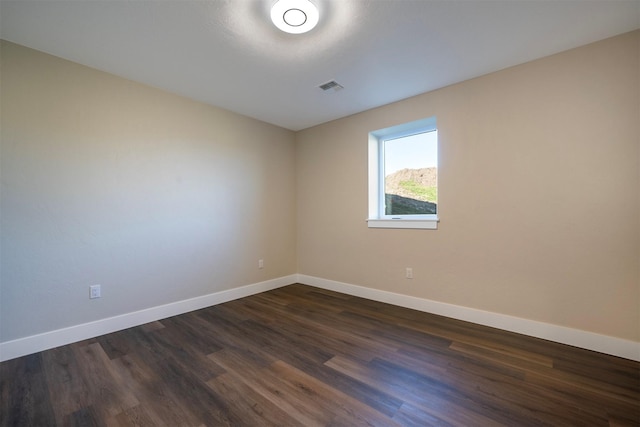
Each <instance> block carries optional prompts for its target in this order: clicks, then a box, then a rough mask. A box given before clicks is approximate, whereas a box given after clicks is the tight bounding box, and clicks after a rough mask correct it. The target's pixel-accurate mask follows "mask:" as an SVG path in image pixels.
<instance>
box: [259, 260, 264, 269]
mask: <svg viewBox="0 0 640 427" xmlns="http://www.w3.org/2000/svg"><path fill="white" fill-rule="evenodd" d="M258 268H264V260H263V259H259V260H258Z"/></svg>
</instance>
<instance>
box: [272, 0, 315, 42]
mask: <svg viewBox="0 0 640 427" xmlns="http://www.w3.org/2000/svg"><path fill="white" fill-rule="evenodd" d="M319 18H320V14H319V13H318V8H317V7H316V6H315V5H314V4H313V3H311V2H310V1H309V0H278V1H276V2H275V4H274V5H273V7H271V20H272V21H273V23H274V25H275V26H276V27H278V28H279V29H281V30H282V31H284V32H286V33H291V34H302V33H306V32H307V31H310V30H312V29H313V27H315V26H316V24H318V19H319Z"/></svg>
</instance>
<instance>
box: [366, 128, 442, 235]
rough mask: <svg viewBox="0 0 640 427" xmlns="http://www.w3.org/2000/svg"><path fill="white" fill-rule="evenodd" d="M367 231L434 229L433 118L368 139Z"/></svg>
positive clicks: (435, 146)
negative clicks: (370, 229) (379, 229)
mask: <svg viewBox="0 0 640 427" xmlns="http://www.w3.org/2000/svg"><path fill="white" fill-rule="evenodd" d="M368 224H369V227H370V228H428V229H436V228H437V226H438V131H437V128H436V118H435V117H430V118H428V119H423V120H418V121H415V122H410V123H405V124H402V125H398V126H392V127H389V128H386V129H380V130H376V131H373V132H371V133H369V219H368Z"/></svg>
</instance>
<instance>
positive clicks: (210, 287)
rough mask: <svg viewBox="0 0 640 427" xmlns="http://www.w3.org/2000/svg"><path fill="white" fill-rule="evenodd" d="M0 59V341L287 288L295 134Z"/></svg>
mask: <svg viewBox="0 0 640 427" xmlns="http://www.w3.org/2000/svg"><path fill="white" fill-rule="evenodd" d="M1 49H2V50H1V55H2V69H1V71H2V74H1V75H2V101H1V108H2V110H1V111H2V120H1V125H2V130H1V144H2V146H1V150H2V151H1V155H2V163H1V174H2V175H1V177H2V189H1V191H2V204H1V209H2V210H1V224H0V225H1V230H2V233H1V241H0V244H1V249H2V252H1V282H0V283H1V286H0V325H1V326H0V341H2V342H5V341H9V340H12V339H16V338H20V337H25V336H29V335H33V334H37V333H41V332H46V331H51V330H55V329H59V328H63V327H66V326H71V325H77V324H82V323H86V322H90V321H93V320H98V319H102V318H106V317H109V316H114V315H118V314H123V313H129V312H132V311H136V310H140V309H144V308H147V307H154V306H158V305H161V304H166V303H171V302H175V301H179V300H183V299H186V298H192V297H197V296H202V295H206V294H209V293H212V292H216V291H220V290H224V289H229V288H233V287H237V286H240V285H246V284H251V283H257V282H261V281H264V280H268V279H272V278H276V277H282V276H286V275H289V274H293V273H295V269H296V253H295V243H296V242H295V194H294V193H295V176H294V174H295V148H294V134H293V132H290V131H287V130H284V129H281V128H278V127H275V126H272V125H269V124H265V123H263V122H259V121H256V120H253V119H249V118H246V117H243V116H239V115H237V114H233V113H230V112H226V111H223V110H220V109H217V108H214V107H211V106H207V105H203V104H200V103H197V102H193V101H190V100H187V99H184V98H181V97H178V96H174V95H171V94H167V93H165V92H162V91H160V90H156V89H153V88H150V87H147V86H144V85H140V84H137V83H133V82H130V81H127V80H124V79H121V78H118V77H115V76H112V75H109V74H106V73H102V72H99V71H96V70H93V69H89V68H86V67H83V66H80V65H77V64H74V63H71V62H68V61H64V60H61V59H58V58H54V57H52V56H49V55H45V54H42V53H38V52H36V51H33V50H30V49H26V48H24V47H20V46H17V45H15V44H11V43H6V42H3V43H2V45H1ZM259 258H263V259H264V260H265V268H264V269H263V270H258V268H257V262H258V259H259ZM92 284H101V285H102V295H103V296H102V298H101V299H99V300H92V301H90V300H89V299H88V295H89V289H88V286H89V285H92Z"/></svg>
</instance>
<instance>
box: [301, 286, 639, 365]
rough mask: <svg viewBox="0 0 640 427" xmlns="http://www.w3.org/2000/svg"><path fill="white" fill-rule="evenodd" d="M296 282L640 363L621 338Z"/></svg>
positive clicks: (394, 296)
mask: <svg viewBox="0 0 640 427" xmlns="http://www.w3.org/2000/svg"><path fill="white" fill-rule="evenodd" d="M297 281H298V282H299V283H303V284H305V285H310V286H315V287H318V288H322V289H327V290H331V291H336V292H341V293H344V294H348V295H353V296H357V297H362V298H367V299H371V300H374V301H380V302H385V303H388V304H393V305H397V306H400V307H406V308H411V309H414V310H419V311H424V312H427V313H433V314H438V315H441V316H446V317H451V318H454V319H458V320H464V321H467V322H472V323H477V324H480V325H485V326H491V327H493V328H498V329H503V330H506V331H510V332H516V333H519V334H523V335H528V336H532V337H536V338H542V339H545V340H549V341H554V342H558V343H561V344H568V345H571V346H574V347H580V348H584V349H587V350H593V351H597V352H600V353H605V354H610V355H613V356H618V357H623V358H625V359H631V360H635V361H640V343H639V342H635V341H629V340H624V339H621V338H616V337H611V336H607V335H600V334H596V333H593V332H587V331H582V330H579V329H572V328H567V327H564V326H558V325H552V324H550V323H544V322H538V321H535V320H528V319H523V318H520V317H513V316H508V315H505V314H499V313H493V312H489V311H483V310H477V309H474V308H468V307H462V306H458V305H453V304H447V303H443V302H438V301H432V300H427V299H423V298H417V297H412V296H408V295H402V294H396V293H393V292H387V291H381V290H379V289H372V288H366V287H364V286H358V285H352V284H348V283H342V282H336V281H333V280H327V279H321V278H319V277H313V276H306V275H303V274H298V280H297Z"/></svg>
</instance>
